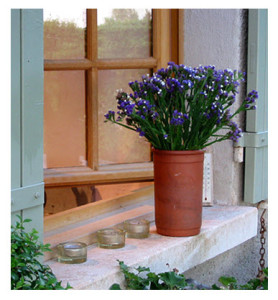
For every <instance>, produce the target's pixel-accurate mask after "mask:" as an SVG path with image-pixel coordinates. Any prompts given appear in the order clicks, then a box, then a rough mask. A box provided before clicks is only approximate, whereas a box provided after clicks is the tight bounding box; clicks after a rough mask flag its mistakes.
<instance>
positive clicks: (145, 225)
mask: <svg viewBox="0 0 278 300" xmlns="http://www.w3.org/2000/svg"><path fill="white" fill-rule="evenodd" d="M124 229H125V231H126V233H127V237H128V238H133V239H145V238H147V237H148V236H149V232H150V222H149V221H148V220H145V219H142V220H126V221H125V222H124Z"/></svg>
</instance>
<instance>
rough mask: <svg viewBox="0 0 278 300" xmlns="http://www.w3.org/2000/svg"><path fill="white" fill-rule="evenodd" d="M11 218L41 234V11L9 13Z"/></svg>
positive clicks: (42, 191) (42, 192)
mask: <svg viewBox="0 0 278 300" xmlns="http://www.w3.org/2000/svg"><path fill="white" fill-rule="evenodd" d="M11 201H12V204H11V212H12V215H11V218H12V224H13V223H14V222H15V220H17V218H16V215H21V216H22V217H23V218H24V219H25V218H29V219H32V222H31V223H28V226H29V228H26V229H27V230H28V229H30V228H36V230H37V231H38V232H39V233H40V235H41V239H42V233H43V203H44V183H43V11H42V10H41V9H12V10H11Z"/></svg>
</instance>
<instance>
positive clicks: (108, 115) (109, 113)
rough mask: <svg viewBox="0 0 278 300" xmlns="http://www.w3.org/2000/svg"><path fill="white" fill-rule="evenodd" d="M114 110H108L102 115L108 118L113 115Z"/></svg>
mask: <svg viewBox="0 0 278 300" xmlns="http://www.w3.org/2000/svg"><path fill="white" fill-rule="evenodd" d="M114 115H115V112H114V111H113V110H109V111H108V113H107V114H105V115H104V117H105V118H106V119H107V120H108V119H110V117H112V116H114Z"/></svg>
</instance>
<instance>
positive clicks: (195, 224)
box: [153, 149, 204, 236]
mask: <svg viewBox="0 0 278 300" xmlns="http://www.w3.org/2000/svg"><path fill="white" fill-rule="evenodd" d="M203 161H204V151H202V150H194V151H166V150H156V149H153V162H154V186H155V223H156V228H157V233H159V234H161V235H167V236H192V235H197V234H199V232H200V229H201V225H202V192H203Z"/></svg>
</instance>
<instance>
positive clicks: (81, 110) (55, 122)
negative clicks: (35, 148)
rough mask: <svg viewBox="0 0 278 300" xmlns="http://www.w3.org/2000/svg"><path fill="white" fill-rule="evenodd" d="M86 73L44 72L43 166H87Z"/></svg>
mask: <svg viewBox="0 0 278 300" xmlns="http://www.w3.org/2000/svg"><path fill="white" fill-rule="evenodd" d="M85 159H86V115H85V72H84V71H47V72H45V73H44V167H45V168H56V167H71V166H84V165H86V162H85Z"/></svg>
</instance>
